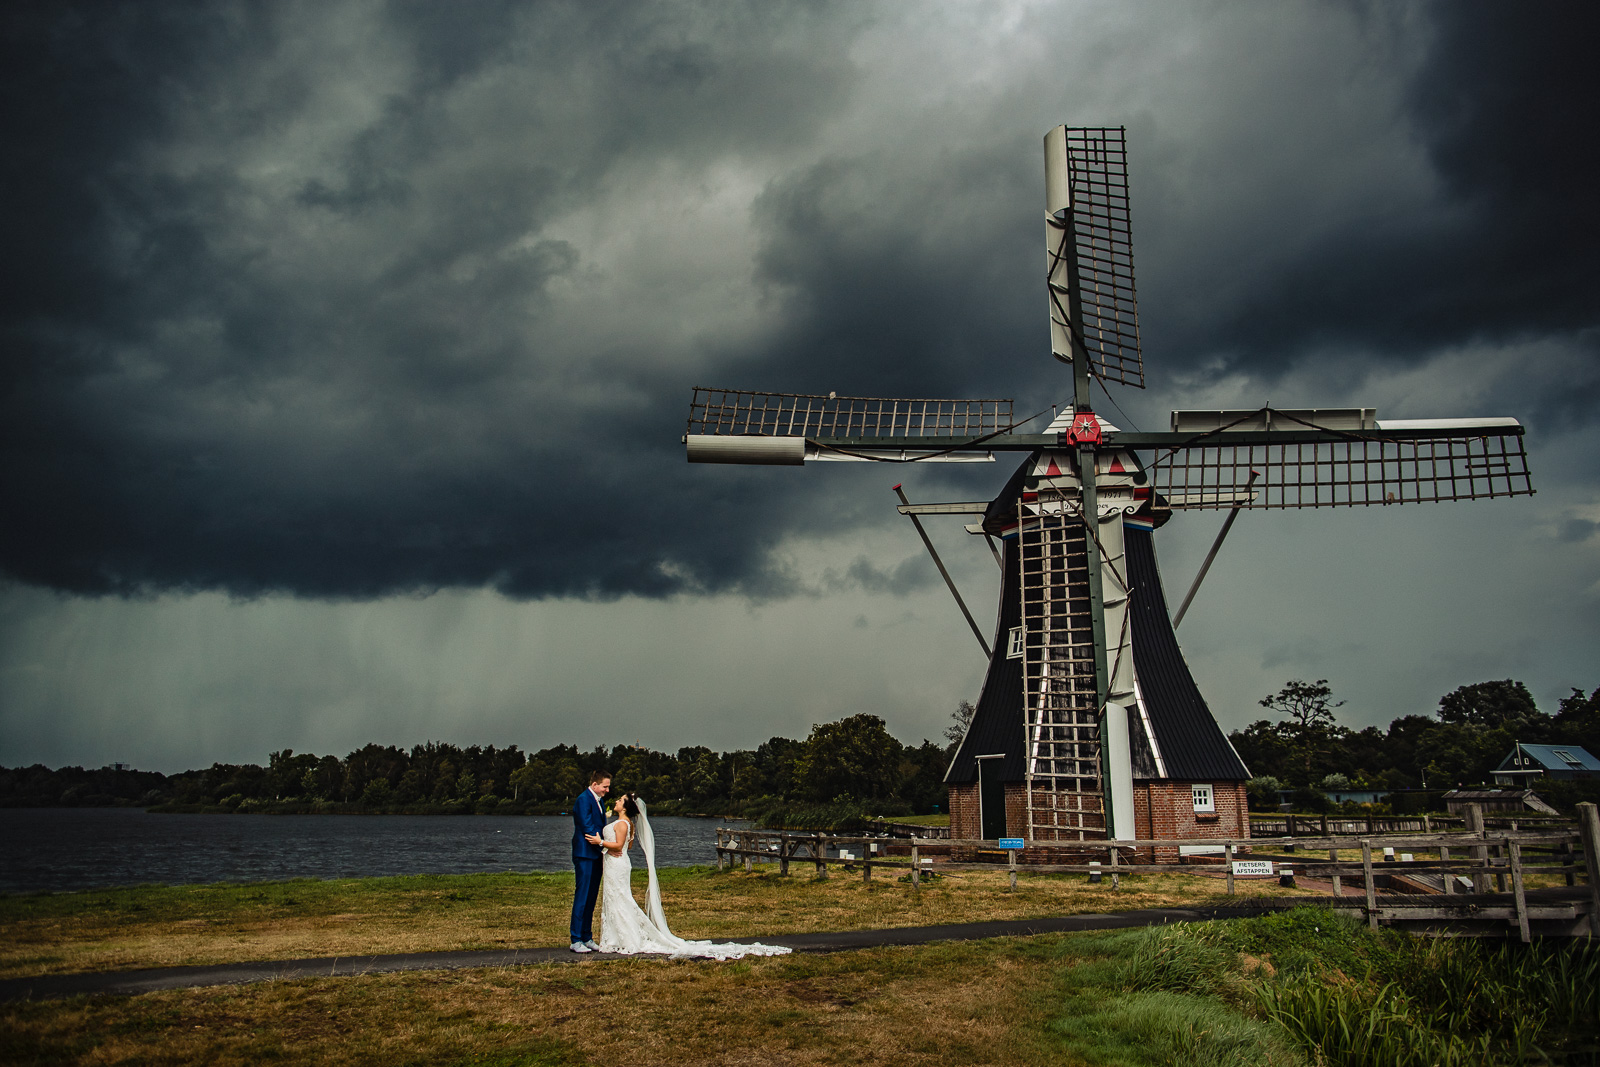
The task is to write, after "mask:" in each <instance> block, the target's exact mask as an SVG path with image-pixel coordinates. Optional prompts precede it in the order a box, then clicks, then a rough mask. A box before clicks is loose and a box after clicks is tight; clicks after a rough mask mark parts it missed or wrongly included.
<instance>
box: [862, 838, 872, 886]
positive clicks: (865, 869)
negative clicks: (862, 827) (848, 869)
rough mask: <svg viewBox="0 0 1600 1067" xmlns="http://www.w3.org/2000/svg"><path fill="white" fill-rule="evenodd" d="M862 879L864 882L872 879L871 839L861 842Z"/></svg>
mask: <svg viewBox="0 0 1600 1067" xmlns="http://www.w3.org/2000/svg"><path fill="white" fill-rule="evenodd" d="M861 880H862V881H863V882H870V881H872V843H871V842H870V841H863V842H861Z"/></svg>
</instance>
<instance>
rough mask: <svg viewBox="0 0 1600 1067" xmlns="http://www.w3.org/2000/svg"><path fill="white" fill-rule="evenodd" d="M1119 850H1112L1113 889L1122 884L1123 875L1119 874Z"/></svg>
mask: <svg viewBox="0 0 1600 1067" xmlns="http://www.w3.org/2000/svg"><path fill="white" fill-rule="evenodd" d="M1118 854H1119V853H1118V850H1117V849H1112V850H1111V888H1112V889H1115V888H1117V887H1118V886H1120V885H1121V884H1122V875H1120V874H1118V873H1117V856H1118Z"/></svg>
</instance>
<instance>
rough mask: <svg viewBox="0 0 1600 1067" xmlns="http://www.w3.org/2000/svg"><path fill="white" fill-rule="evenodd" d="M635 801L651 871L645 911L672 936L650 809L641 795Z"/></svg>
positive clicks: (657, 927) (643, 845)
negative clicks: (663, 898) (663, 900)
mask: <svg viewBox="0 0 1600 1067" xmlns="http://www.w3.org/2000/svg"><path fill="white" fill-rule="evenodd" d="M633 802H634V803H635V804H637V805H638V806H639V825H638V826H637V827H635V828H634V829H635V831H636V832H637V833H638V835H639V849H640V851H642V852H643V853H644V865H645V868H646V869H647V870H648V871H649V872H650V881H649V886H648V888H647V889H646V891H645V913H646V914H647V915H649V916H650V922H651V924H652V925H654V926H655V928H656V929H657V930H660V931H661V932H662V933H664V934H666V935H667V936H668V937H672V936H673V933H672V930H671V929H670V928H668V926H667V913H666V911H665V910H664V909H663V908H662V907H661V883H660V882H659V881H657V879H656V835H655V834H654V833H653V832H652V831H651V829H650V809H649V808H647V807H645V803H644V800H643V799H642V798H640V797H637V796H636V797H634V798H633Z"/></svg>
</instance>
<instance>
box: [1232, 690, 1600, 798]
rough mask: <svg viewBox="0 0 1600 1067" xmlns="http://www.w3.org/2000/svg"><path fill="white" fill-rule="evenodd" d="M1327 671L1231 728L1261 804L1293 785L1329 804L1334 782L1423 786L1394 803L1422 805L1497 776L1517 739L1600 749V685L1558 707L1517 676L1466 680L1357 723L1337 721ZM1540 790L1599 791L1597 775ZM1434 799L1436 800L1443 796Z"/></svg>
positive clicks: (1548, 793) (1551, 793) (1591, 794)
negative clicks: (1382, 718) (1379, 720)
mask: <svg viewBox="0 0 1600 1067" xmlns="http://www.w3.org/2000/svg"><path fill="white" fill-rule="evenodd" d="M1343 703H1344V701H1342V700H1341V701H1335V700H1334V699H1333V690H1332V688H1331V687H1330V686H1329V685H1328V680H1327V679H1326V678H1321V679H1318V680H1317V681H1314V682H1307V681H1303V680H1295V681H1291V682H1289V683H1288V684H1287V685H1285V686H1284V687H1283V688H1282V689H1280V690H1279V691H1278V692H1276V693H1274V694H1272V695H1270V696H1268V697H1266V698H1264V699H1263V700H1261V701H1260V704H1261V706H1262V707H1265V708H1269V709H1271V710H1272V711H1274V712H1277V713H1278V715H1280V716H1281V718H1278V719H1276V720H1273V719H1258V720H1257V721H1255V722H1253V723H1251V724H1250V725H1249V726H1247V727H1245V728H1244V729H1243V730H1238V731H1235V732H1233V733H1231V734H1229V735H1228V740H1230V741H1232V742H1233V747H1234V749H1235V750H1237V751H1238V753H1239V757H1240V758H1241V759H1243V760H1244V762H1245V765H1246V766H1248V767H1249V768H1250V770H1251V773H1252V774H1254V775H1256V777H1255V778H1254V779H1252V780H1251V783H1250V802H1251V806H1252V807H1253V808H1257V809H1265V810H1270V809H1275V808H1276V807H1277V804H1278V796H1279V794H1280V791H1282V790H1289V791H1291V792H1292V794H1293V795H1292V799H1291V803H1292V804H1293V805H1294V807H1295V809H1296V810H1297V811H1308V810H1309V811H1321V810H1328V808H1329V807H1330V803H1329V801H1328V798H1327V793H1329V792H1331V791H1335V790H1352V789H1354V790H1363V789H1370V790H1381V791H1394V790H1421V791H1424V792H1423V793H1422V794H1420V795H1412V796H1409V797H1405V798H1402V796H1401V795H1400V794H1395V795H1394V801H1393V802H1392V804H1391V807H1393V808H1394V809H1395V810H1409V808H1406V806H1405V805H1406V803H1407V802H1409V803H1410V805H1411V806H1412V807H1416V809H1417V810H1422V807H1420V806H1419V805H1429V804H1430V797H1429V796H1427V794H1428V793H1434V794H1437V793H1440V792H1443V791H1445V790H1449V789H1456V788H1460V787H1463V786H1468V787H1470V786H1478V785H1490V784H1492V782H1493V772H1494V769H1495V768H1496V767H1498V766H1499V765H1500V762H1501V760H1503V759H1505V757H1506V756H1507V755H1509V754H1510V753H1511V751H1512V747H1513V746H1514V745H1516V744H1517V743H1518V742H1521V743H1523V744H1537V745H1575V746H1579V747H1582V748H1585V749H1587V750H1589V752H1591V753H1600V688H1596V689H1595V690H1594V692H1592V693H1590V694H1589V695H1587V696H1585V695H1584V693H1583V691H1582V690H1580V689H1574V690H1573V691H1572V695H1571V696H1568V697H1565V698H1563V699H1562V700H1561V701H1560V702H1559V703H1558V705H1557V707H1556V710H1555V712H1554V713H1547V712H1544V711H1541V710H1540V709H1539V707H1538V705H1537V704H1536V703H1535V702H1534V699H1533V695H1532V694H1531V693H1529V692H1528V688H1527V686H1525V685H1523V684H1522V683H1521V682H1518V681H1515V680H1513V679H1510V678H1508V679H1505V680H1503V681H1491V682H1478V683H1475V684H1473V685H1464V686H1461V687H1459V688H1457V689H1455V690H1453V691H1451V692H1449V693H1446V694H1445V695H1444V696H1443V697H1440V698H1439V706H1438V707H1437V708H1436V709H1435V710H1434V712H1433V714H1431V715H1415V714H1411V715H1402V716H1399V717H1398V718H1396V719H1394V720H1393V721H1391V722H1390V723H1389V726H1388V727H1387V729H1380V728H1378V727H1376V726H1368V727H1366V728H1365V729H1362V730H1352V729H1349V728H1348V727H1344V726H1341V725H1339V724H1338V722H1337V721H1336V719H1335V716H1334V711H1335V709H1337V708H1339V707H1340V706H1342V705H1343ZM1536 787H1537V790H1538V792H1539V795H1540V796H1542V797H1544V798H1545V799H1546V800H1549V801H1550V802H1551V803H1553V804H1555V805H1556V806H1557V807H1565V806H1568V805H1570V804H1572V803H1575V802H1576V801H1578V800H1585V799H1600V782H1596V781H1594V780H1592V779H1591V780H1589V781H1587V782H1585V781H1572V782H1557V781H1551V780H1549V779H1543V780H1540V781H1539V782H1537V783H1536ZM1432 806H1437V805H1436V804H1434V805H1432Z"/></svg>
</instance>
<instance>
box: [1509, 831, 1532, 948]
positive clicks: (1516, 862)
mask: <svg viewBox="0 0 1600 1067" xmlns="http://www.w3.org/2000/svg"><path fill="white" fill-rule="evenodd" d="M1506 852H1507V853H1509V854H1510V856H1511V898H1512V900H1514V901H1515V902H1516V905H1517V933H1518V934H1520V935H1522V943H1523V944H1524V945H1526V944H1528V943H1529V942H1530V941H1532V940H1533V935H1532V934H1530V933H1529V932H1528V898H1527V897H1526V896H1524V895H1523V892H1522V846H1521V845H1519V844H1517V843H1516V842H1515V841H1512V840H1510V839H1509V838H1508V839H1507V840H1506Z"/></svg>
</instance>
